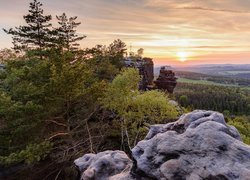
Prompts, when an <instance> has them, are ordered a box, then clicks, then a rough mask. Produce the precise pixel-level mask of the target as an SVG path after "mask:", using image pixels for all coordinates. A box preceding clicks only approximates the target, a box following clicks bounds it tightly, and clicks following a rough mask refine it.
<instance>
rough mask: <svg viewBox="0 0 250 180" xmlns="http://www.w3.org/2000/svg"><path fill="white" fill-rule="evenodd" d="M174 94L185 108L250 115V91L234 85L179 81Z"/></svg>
mask: <svg viewBox="0 0 250 180" xmlns="http://www.w3.org/2000/svg"><path fill="white" fill-rule="evenodd" d="M174 95H175V97H176V99H177V101H178V102H179V103H180V104H181V105H182V106H184V107H185V108H188V109H190V107H192V108H191V109H210V110H215V111H219V112H223V111H225V110H227V111H229V112H230V114H234V115H244V114H245V115H249V113H250V111H249V110H250V109H249V104H250V98H249V96H250V91H249V90H243V89H240V88H234V87H224V86H215V85H204V84H202V85H201V84H192V83H178V84H177V87H176V89H175V92H174Z"/></svg>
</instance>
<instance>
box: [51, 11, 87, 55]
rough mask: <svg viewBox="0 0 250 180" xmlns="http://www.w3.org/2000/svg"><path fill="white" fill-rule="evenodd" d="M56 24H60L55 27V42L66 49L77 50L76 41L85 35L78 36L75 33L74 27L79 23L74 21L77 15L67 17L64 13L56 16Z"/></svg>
mask: <svg viewBox="0 0 250 180" xmlns="http://www.w3.org/2000/svg"><path fill="white" fill-rule="evenodd" d="M56 18H57V20H58V24H59V25H60V26H59V27H58V28H56V29H55V34H56V40H57V44H58V45H59V46H61V47H62V48H65V49H67V50H68V51H74V50H77V47H78V46H79V44H78V43H77V41H80V40H82V39H83V38H85V37H86V36H85V35H83V36H79V35H77V34H76V28H77V27H78V26H79V25H80V24H81V23H80V22H75V20H76V19H77V16H74V17H70V18H68V17H67V15H66V14H65V13H63V14H62V15H61V16H56Z"/></svg>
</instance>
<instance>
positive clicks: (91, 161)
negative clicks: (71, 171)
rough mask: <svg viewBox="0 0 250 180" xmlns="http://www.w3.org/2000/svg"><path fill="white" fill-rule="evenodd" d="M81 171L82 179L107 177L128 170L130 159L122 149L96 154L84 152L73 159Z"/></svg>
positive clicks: (130, 163)
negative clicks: (79, 156)
mask: <svg viewBox="0 0 250 180" xmlns="http://www.w3.org/2000/svg"><path fill="white" fill-rule="evenodd" d="M75 165H76V166H77V167H78V168H79V170H80V171H81V172H83V173H82V179H84V180H90V179H91V180H92V179H100V180H102V179H109V177H111V176H112V175H116V174H119V173H122V172H123V171H125V170H126V169H127V170H129V169H130V167H131V165H132V161H131V160H130V159H129V158H128V156H127V155H126V154H125V153H124V152H123V151H104V152H100V153H98V154H86V155H84V156H83V157H81V158H78V159H76V160H75Z"/></svg>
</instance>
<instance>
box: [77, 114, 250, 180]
mask: <svg viewBox="0 0 250 180" xmlns="http://www.w3.org/2000/svg"><path fill="white" fill-rule="evenodd" d="M132 156H133V158H134V162H132V161H131V160H130V159H129V158H128V157H127V155H126V154H125V153H124V152H122V151H105V152H101V153H98V154H97V155H94V154H86V155H84V156H83V157H81V158H79V159H77V160H75V164H76V165H77V166H78V167H79V169H80V170H81V172H82V179H84V180H85V179H101V180H102V179H103V180H106V179H117V180H123V179H124V180H125V179H161V180H164V179H167V180H176V179H178V180H182V179H183V180H185V179H186V180H203V179H204V180H211V179H215V180H217V179H218V180H220V179H222V180H224V179H228V180H235V179H236V180H237V179H238V180H247V179H249V180H250V146H248V145H246V144H244V143H243V142H242V141H241V138H240V135H239V133H238V131H237V129H236V128H234V127H233V126H229V125H227V124H226V122H225V120H224V117H223V115H222V114H220V113H218V112H214V111H202V110H195V111H193V112H191V113H188V114H185V115H183V116H181V117H180V119H179V120H178V121H176V122H173V123H168V124H162V125H153V126H151V128H150V130H149V132H148V134H147V136H146V137H145V139H144V140H142V141H140V142H139V143H138V144H137V145H136V146H135V147H134V148H133V149H132ZM132 164H133V165H132Z"/></svg>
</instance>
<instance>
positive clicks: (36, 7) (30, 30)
mask: <svg viewBox="0 0 250 180" xmlns="http://www.w3.org/2000/svg"><path fill="white" fill-rule="evenodd" d="M42 6H43V4H42V3H41V2H39V1H37V0H34V1H33V2H31V3H30V6H29V14H27V15H25V16H23V18H24V20H25V22H26V23H27V25H24V26H19V27H15V28H10V29H9V30H6V29H3V30H4V31H5V32H6V33H7V34H11V35H12V36H13V37H12V39H13V44H14V49H15V50H16V51H21V50H30V49H32V50H34V49H35V50H39V51H40V52H41V51H42V50H44V49H45V47H47V45H49V44H51V38H50V36H51V33H50V27H51V26H52V24H51V23H50V20H51V19H52V18H51V15H44V12H43V9H42ZM40 57H41V55H40Z"/></svg>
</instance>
